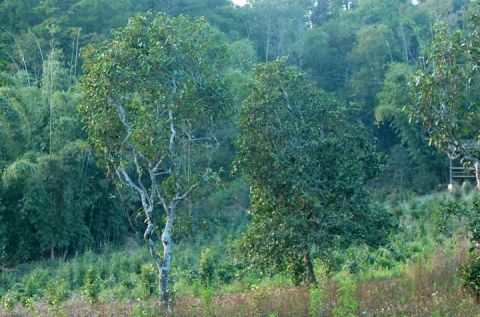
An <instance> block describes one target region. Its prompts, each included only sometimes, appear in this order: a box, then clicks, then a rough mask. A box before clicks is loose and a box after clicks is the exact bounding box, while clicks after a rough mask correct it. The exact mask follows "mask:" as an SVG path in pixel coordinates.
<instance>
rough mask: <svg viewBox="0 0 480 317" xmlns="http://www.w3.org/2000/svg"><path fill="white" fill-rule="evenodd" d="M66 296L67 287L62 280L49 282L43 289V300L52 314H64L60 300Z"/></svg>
mask: <svg viewBox="0 0 480 317" xmlns="http://www.w3.org/2000/svg"><path fill="white" fill-rule="evenodd" d="M67 297H68V287H67V283H66V282H65V281H64V280H60V281H52V282H49V283H48V285H47V288H46V290H45V302H46V303H47V305H48V307H49V308H50V310H51V311H52V313H53V314H58V315H65V314H64V313H63V312H62V309H61V307H62V302H63V301H64V300H65V299H67Z"/></svg>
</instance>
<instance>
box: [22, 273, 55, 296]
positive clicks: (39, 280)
mask: <svg viewBox="0 0 480 317" xmlns="http://www.w3.org/2000/svg"><path fill="white" fill-rule="evenodd" d="M48 281H49V277H48V271H46V270H44V269H35V270H33V271H32V273H31V274H30V275H27V276H26V277H25V278H24V279H23V286H24V288H25V293H24V295H25V296H26V297H30V298H31V297H41V296H43V292H44V290H45V288H46V287H47V283H48Z"/></svg>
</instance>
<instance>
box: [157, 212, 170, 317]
mask: <svg viewBox="0 0 480 317" xmlns="http://www.w3.org/2000/svg"><path fill="white" fill-rule="evenodd" d="M172 229H173V210H172V208H169V212H168V213H167V222H166V224H165V228H164V230H163V233H162V244H163V259H162V264H161V265H160V267H159V273H160V276H159V283H160V285H159V287H160V301H161V303H162V305H164V306H165V307H167V310H168V312H169V313H170V312H171V311H172V306H171V302H170V286H169V281H168V279H169V277H170V260H171V252H172Z"/></svg>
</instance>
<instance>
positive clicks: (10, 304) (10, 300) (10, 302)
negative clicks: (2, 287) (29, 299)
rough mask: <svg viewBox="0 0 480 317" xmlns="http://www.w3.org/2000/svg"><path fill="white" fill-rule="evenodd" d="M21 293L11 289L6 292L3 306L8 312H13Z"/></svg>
mask: <svg viewBox="0 0 480 317" xmlns="http://www.w3.org/2000/svg"><path fill="white" fill-rule="evenodd" d="M19 297H20V296H19V294H18V292H17V291H13V290H11V291H9V292H7V293H5V295H3V297H2V307H3V309H5V311H6V312H7V313H11V312H12V311H13V309H14V308H15V305H16V304H17V303H18V300H19Z"/></svg>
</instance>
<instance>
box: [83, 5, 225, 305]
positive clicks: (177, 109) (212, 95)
mask: <svg viewBox="0 0 480 317" xmlns="http://www.w3.org/2000/svg"><path fill="white" fill-rule="evenodd" d="M225 53H226V44H225V41H224V39H223V37H222V36H221V35H220V34H219V33H218V32H217V31H215V30H214V29H212V27H210V25H209V24H208V23H207V22H206V21H205V20H204V19H196V20H191V19H189V18H187V17H185V16H179V17H176V18H171V17H168V16H166V15H154V14H146V15H138V16H136V17H134V18H132V19H130V20H129V22H128V24H127V26H126V27H124V28H122V29H120V30H119V31H117V32H115V33H114V35H113V39H112V40H109V41H106V42H104V43H103V44H102V45H101V46H99V47H97V48H94V47H93V46H91V47H89V48H88V49H86V50H85V54H84V58H85V64H84V71H85V76H84V77H83V78H82V83H83V87H84V97H85V100H84V102H83V104H82V106H81V107H80V111H81V113H82V117H83V122H84V123H85V124H86V126H87V129H88V132H89V133H90V140H91V142H92V143H93V144H94V146H95V148H96V149H97V150H98V152H99V153H100V154H103V155H105V158H106V160H107V161H108V162H109V164H110V167H111V168H112V169H113V170H114V171H115V173H116V175H117V176H118V180H119V181H121V182H122V183H123V184H124V185H125V186H127V187H128V188H130V189H131V190H133V191H135V192H136V193H137V194H138V196H139V198H140V199H141V202H142V207H143V211H144V216H145V219H146V223H147V227H146V229H145V232H144V239H145V242H146V244H147V246H148V248H149V250H150V254H151V255H152V257H153V259H154V260H155V263H156V265H157V268H158V271H159V288H160V294H161V295H160V296H161V301H162V303H163V304H167V307H170V305H169V296H170V288H169V283H168V279H169V273H170V259H171V255H172V236H171V234H172V228H173V221H174V216H175V211H176V208H177V206H178V204H179V203H180V202H182V201H183V200H185V198H186V197H187V196H188V195H189V194H190V193H191V192H192V191H193V190H194V189H195V188H196V187H197V186H199V184H200V182H202V181H205V180H207V179H208V178H209V177H212V176H213V174H212V171H211V169H210V168H209V158H210V156H211V154H212V152H213V151H214V150H215V149H216V148H217V147H218V142H217V139H216V137H215V135H214V123H215V122H217V119H218V117H219V115H221V114H222V112H223V110H224V108H225V107H227V106H228V103H229V102H228V98H227V95H228V91H227V89H226V85H225V83H224V82H223V80H222V73H223V67H224V63H225V59H226V54H225ZM160 210H162V212H163V214H160V215H157V213H158V212H159V211H160ZM162 218H164V219H165V222H164V224H163V229H162V233H161V243H162V249H163V252H162V254H160V253H159V252H158V251H157V244H156V241H155V230H156V229H157V228H158V227H159V226H160V224H161V223H162Z"/></svg>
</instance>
